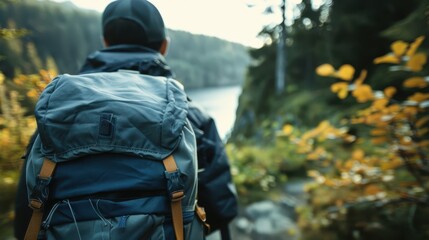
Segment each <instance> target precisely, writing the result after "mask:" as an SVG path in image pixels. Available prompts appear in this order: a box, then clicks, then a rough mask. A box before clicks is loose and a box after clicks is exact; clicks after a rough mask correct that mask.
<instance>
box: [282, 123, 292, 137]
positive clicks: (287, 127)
mask: <svg viewBox="0 0 429 240" xmlns="http://www.w3.org/2000/svg"><path fill="white" fill-rule="evenodd" d="M292 132H293V126H292V125H290V124H286V125H284V126H283V133H284V134H285V135H286V136H290V135H291V134H292Z"/></svg>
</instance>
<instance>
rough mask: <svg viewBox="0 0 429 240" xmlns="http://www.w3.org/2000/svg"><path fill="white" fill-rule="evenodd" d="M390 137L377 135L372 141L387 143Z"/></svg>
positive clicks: (374, 142)
mask: <svg viewBox="0 0 429 240" xmlns="http://www.w3.org/2000/svg"><path fill="white" fill-rule="evenodd" d="M388 140H389V139H388V138H386V137H376V138H372V139H371V142H372V143H373V144H383V143H386V142H387V141H388Z"/></svg>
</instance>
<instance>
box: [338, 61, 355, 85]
mask: <svg viewBox="0 0 429 240" xmlns="http://www.w3.org/2000/svg"><path fill="white" fill-rule="evenodd" d="M354 74H355V68H354V67H353V66H352V65H350V64H344V65H342V66H341V67H340V69H338V71H337V72H336V73H335V76H336V77H338V78H341V79H342V80H345V81H350V80H352V78H353V75H354Z"/></svg>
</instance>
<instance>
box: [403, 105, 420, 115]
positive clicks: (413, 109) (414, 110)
mask: <svg viewBox="0 0 429 240" xmlns="http://www.w3.org/2000/svg"><path fill="white" fill-rule="evenodd" d="M403 112H404V113H405V114H406V115H408V116H414V115H416V114H417V112H418V108H417V107H414V106H411V107H409V106H407V107H405V108H404V110H403Z"/></svg>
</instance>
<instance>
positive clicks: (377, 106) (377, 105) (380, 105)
mask: <svg viewBox="0 0 429 240" xmlns="http://www.w3.org/2000/svg"><path fill="white" fill-rule="evenodd" d="M388 103H389V100H387V99H386V98H380V99H377V100H375V101H374V102H373V103H372V106H371V107H372V108H373V109H374V110H382V109H384V108H385V107H386V106H387V104H388Z"/></svg>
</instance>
